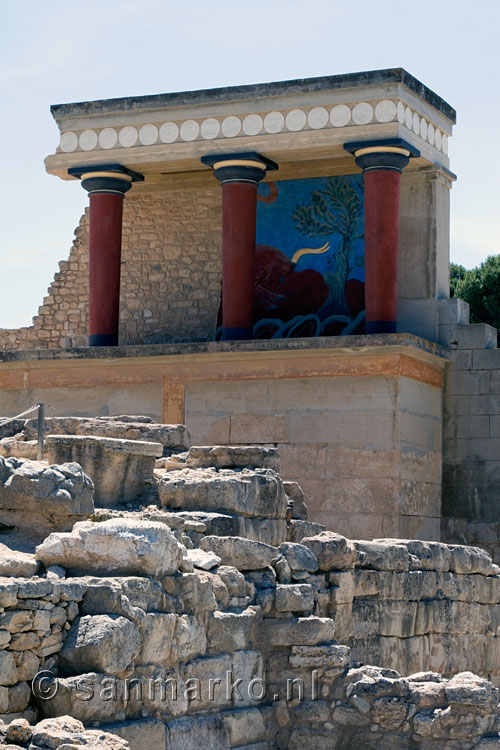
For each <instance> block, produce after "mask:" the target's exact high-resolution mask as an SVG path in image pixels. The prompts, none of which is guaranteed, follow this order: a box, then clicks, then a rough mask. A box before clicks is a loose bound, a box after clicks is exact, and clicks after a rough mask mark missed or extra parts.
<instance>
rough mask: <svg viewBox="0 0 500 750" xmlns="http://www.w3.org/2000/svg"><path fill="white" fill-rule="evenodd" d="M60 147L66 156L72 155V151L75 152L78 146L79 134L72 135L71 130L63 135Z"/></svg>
mask: <svg viewBox="0 0 500 750" xmlns="http://www.w3.org/2000/svg"><path fill="white" fill-rule="evenodd" d="M59 145H60V148H61V151H64V152H65V153H66V154H68V153H70V151H74V150H75V148H76V147H77V146H78V136H77V134H76V133H72V132H71V131H70V130H68V132H67V133H63V134H62V135H61V142H60V144H59Z"/></svg>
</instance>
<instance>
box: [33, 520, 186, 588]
mask: <svg viewBox="0 0 500 750" xmlns="http://www.w3.org/2000/svg"><path fill="white" fill-rule="evenodd" d="M35 554H36V559H37V560H39V561H40V562H41V563H42V564H43V565H44V566H45V567H48V566H49V565H62V566H63V567H65V568H66V569H68V570H72V571H78V572H82V573H98V574H99V573H104V574H108V575H109V574H111V575H112V574H125V575H127V574H128V575H152V576H160V577H161V576H164V575H169V574H171V573H174V572H176V571H177V569H178V567H179V565H180V563H181V561H182V546H181V545H180V544H179V543H178V541H177V540H176V539H175V537H174V536H173V534H172V532H171V531H170V529H168V527H167V526H165V524H162V523H157V522H154V521H133V520H132V519H127V518H117V519H113V520H110V521H103V523H91V522H90V521H88V522H82V523H77V524H76V525H75V526H74V527H73V531H71V533H61V534H58V533H54V534H51V535H50V536H49V537H48V538H47V539H45V540H44V542H42V544H41V545H40V546H39V547H37V549H36V553H35Z"/></svg>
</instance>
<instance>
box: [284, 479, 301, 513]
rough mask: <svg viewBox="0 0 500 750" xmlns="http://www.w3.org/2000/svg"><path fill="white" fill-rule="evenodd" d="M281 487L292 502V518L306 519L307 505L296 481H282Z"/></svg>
mask: <svg viewBox="0 0 500 750" xmlns="http://www.w3.org/2000/svg"><path fill="white" fill-rule="evenodd" d="M283 487H284V488H285V492H286V494H287V495H288V497H289V498H290V500H291V503H292V518H293V519H295V520H300V521H307V505H306V503H305V500H304V493H303V492H302V489H301V487H300V485H299V484H298V483H297V482H283Z"/></svg>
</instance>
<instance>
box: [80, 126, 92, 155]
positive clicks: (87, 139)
mask: <svg viewBox="0 0 500 750" xmlns="http://www.w3.org/2000/svg"><path fill="white" fill-rule="evenodd" d="M78 142H79V143H80V148H82V149H83V150H84V151H92V149H94V148H95V147H96V146H97V133H96V132H95V131H94V130H84V131H83V133H80V138H79V139H78Z"/></svg>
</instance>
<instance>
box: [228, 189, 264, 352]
mask: <svg viewBox="0 0 500 750" xmlns="http://www.w3.org/2000/svg"><path fill="white" fill-rule="evenodd" d="M256 219H257V183H256V182H255V183H252V182H225V183H223V184H222V327H223V336H222V338H223V339H229V340H234V339H251V338H252V330H253V300H254V265H255V231H256Z"/></svg>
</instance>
